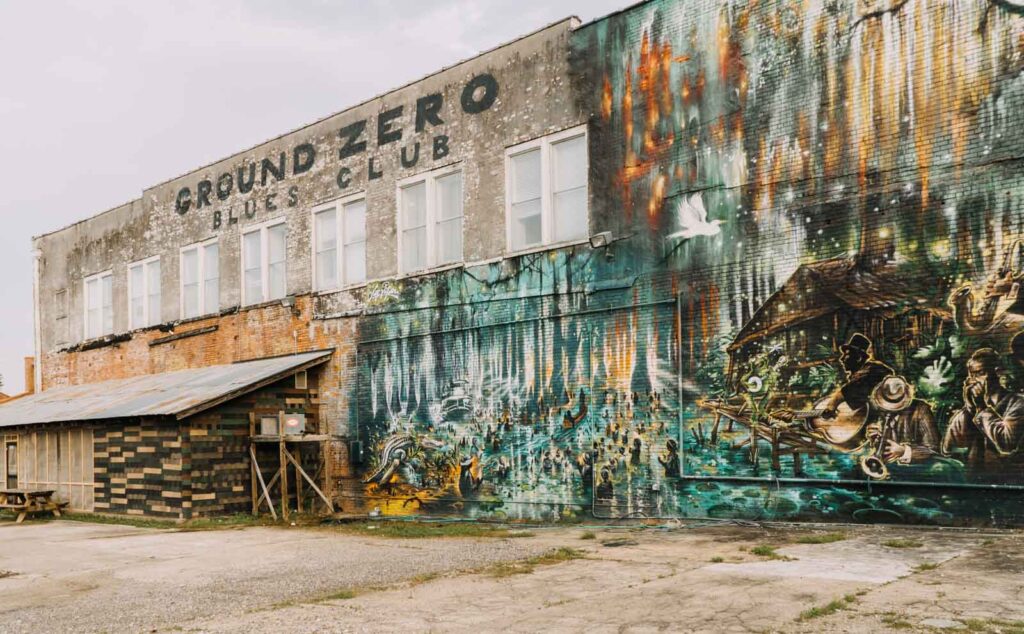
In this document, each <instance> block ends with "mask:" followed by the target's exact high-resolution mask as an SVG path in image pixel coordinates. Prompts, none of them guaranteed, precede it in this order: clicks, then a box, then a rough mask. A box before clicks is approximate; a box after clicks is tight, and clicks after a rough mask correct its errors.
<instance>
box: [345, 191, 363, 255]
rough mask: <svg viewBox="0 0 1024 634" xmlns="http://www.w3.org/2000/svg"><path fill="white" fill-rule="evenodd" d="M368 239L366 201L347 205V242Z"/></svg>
mask: <svg viewBox="0 0 1024 634" xmlns="http://www.w3.org/2000/svg"><path fill="white" fill-rule="evenodd" d="M365 240H366V201H365V200H360V201H357V202H354V203H349V204H347V205H345V244H351V243H353V242H363V241H365Z"/></svg>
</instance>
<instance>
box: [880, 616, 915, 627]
mask: <svg viewBox="0 0 1024 634" xmlns="http://www.w3.org/2000/svg"><path fill="white" fill-rule="evenodd" d="M882 623H885V624H886V626H888V628H889V629H891V630H910V629H913V628H914V624H913V623H911V622H910V621H907V620H906V619H904V618H903V617H901V616H900V615H898V614H885V615H883V616H882Z"/></svg>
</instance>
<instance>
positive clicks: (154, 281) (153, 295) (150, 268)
mask: <svg viewBox="0 0 1024 634" xmlns="http://www.w3.org/2000/svg"><path fill="white" fill-rule="evenodd" d="M146 294H147V298H146V299H147V302H148V304H149V306H148V308H149V315H148V317H149V323H148V324H146V325H147V326H152V325H153V324H158V323H160V260H154V261H153V262H150V263H149V264H147V265H146Z"/></svg>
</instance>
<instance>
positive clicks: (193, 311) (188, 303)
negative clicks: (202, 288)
mask: <svg viewBox="0 0 1024 634" xmlns="http://www.w3.org/2000/svg"><path fill="white" fill-rule="evenodd" d="M181 305H182V310H183V311H184V314H183V315H182V316H183V317H185V319H188V318H189V317H198V316H199V282H194V283H192V284H184V285H182V287H181Z"/></svg>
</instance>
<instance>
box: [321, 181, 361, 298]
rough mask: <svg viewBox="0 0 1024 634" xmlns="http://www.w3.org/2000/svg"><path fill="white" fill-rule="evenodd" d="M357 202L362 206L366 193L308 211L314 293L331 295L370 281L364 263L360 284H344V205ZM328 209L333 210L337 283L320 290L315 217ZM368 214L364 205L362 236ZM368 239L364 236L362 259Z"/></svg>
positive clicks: (352, 195) (358, 193)
mask: <svg viewBox="0 0 1024 634" xmlns="http://www.w3.org/2000/svg"><path fill="white" fill-rule="evenodd" d="M359 201H363V202H364V204H365V203H366V192H356V193H354V194H350V195H348V196H343V197H342V198H336V199H334V200H332V201H330V202H326V203H323V204H321V205H317V206H316V207H313V209H312V210H310V213H309V226H310V227H311V228H312V229H311V235H312V239H311V240H310V244H309V255H310V257H309V261H310V262H312V263H313V264H312V279H310V288H312V289H313V292H315V293H331V292H335V291H340V290H345V289H349V288H358V287H360V286H364V285H365V284H366V283H367V282H369V281H370V271H369V267H368V266H367V264H368V262H364V263H363V268H364V270H366V277H365V278H364V279H363V280H362V281H361V282H351V283H346V282H345V206H346V205H351V204H352V203H357V202H359ZM330 209H333V210H334V232H335V234H336V235H335V240H336V241H337V242H336V246H335V250H334V251H335V254H334V256H335V259H336V260H337V261H336V262H335V267H336V268H335V270H336V271H337V272H338V283H337V284H335V285H334V287H332V288H320V287H318V286H317V270H316V245H317V232H316V215H317V214H318V213H320V212H321V211H328V210H330ZM369 214H370V209H369V205H366V214H365V215H364V217H363V223H364V226H363V233H364V234H367V231H366V226H365V224H366V222H367V221H368V220H369ZM369 237H370V236H369V235H368V234H367V235H366V241H365V242H364V244H365V245H367V249H366V251H365V253H364V257H368V256H369V249H368V247H369V243H370V240H369Z"/></svg>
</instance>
